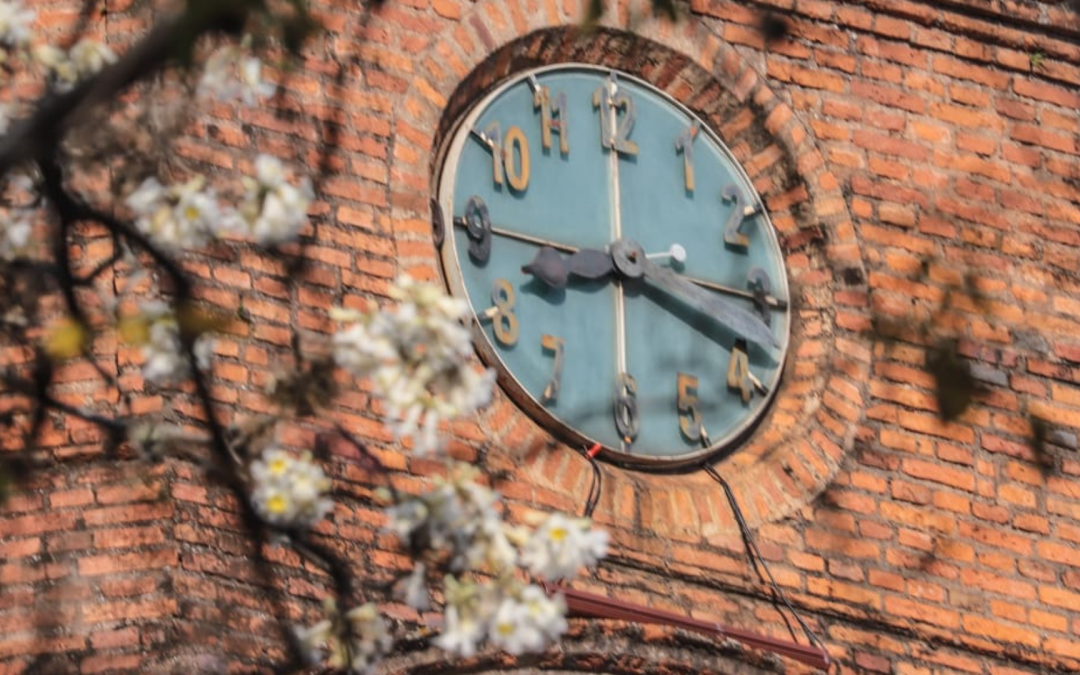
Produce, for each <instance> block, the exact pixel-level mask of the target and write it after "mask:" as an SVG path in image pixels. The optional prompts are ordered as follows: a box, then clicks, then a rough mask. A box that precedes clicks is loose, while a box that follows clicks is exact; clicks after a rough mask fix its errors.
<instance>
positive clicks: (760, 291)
mask: <svg viewBox="0 0 1080 675" xmlns="http://www.w3.org/2000/svg"><path fill="white" fill-rule="evenodd" d="M438 202H439V204H438V206H439V209H437V211H439V212H440V213H438V214H437V217H441V220H442V222H443V223H444V225H443V227H442V230H443V234H442V236H441V237H439V239H440V241H439V242H438V243H439V245H440V253H441V257H442V262H443V269H444V272H445V275H446V278H447V280H448V283H449V286H450V288H451V292H452V293H454V294H455V295H457V296H460V297H464V298H467V299H468V301H469V303H470V304H471V306H472V308H473V310H474V311H475V319H476V326H475V327H476V342H477V348H478V351H479V352H480V354H481V357H482V358H483V359H484V360H485V361H486V362H488V363H489V364H491V365H492V366H494V367H495V368H497V370H498V372H499V381H500V383H501V385H502V386H503V388H504V389H505V390H506V391H507V393H508V394H509V395H510V396H511V397H512V398H513V399H514V400H515V401H516V402H517V403H518V405H520V406H521V407H522V408H523V409H524V410H526V411H527V412H528V413H529V414H531V415H532V416H533V417H534V418H535V419H536V420H537V421H538V422H539V423H541V424H542V425H544V426H545V427H547V428H549V429H550V430H551V431H552V432H554V433H555V434H556V435H557V436H559V437H561V438H562V439H563V440H566V441H567V442H570V443H571V444H574V445H577V446H578V447H582V448H591V447H598V448H600V449H602V451H603V453H604V455H605V456H606V458H608V459H610V460H613V461H616V462H619V463H622V464H632V465H639V466H649V467H676V466H679V465H688V464H691V463H694V462H698V461H701V460H704V459H706V458H707V457H710V456H712V455H714V454H716V453H720V452H724V451H729V450H731V449H732V448H734V447H735V446H736V445H737V444H738V443H739V442H741V441H742V440H743V439H744V438H745V437H746V435H747V434H748V433H750V432H751V430H752V429H753V428H754V425H755V423H757V422H758V421H760V420H761V419H762V417H763V416H764V415H765V413H766V412H767V410H768V406H769V403H770V402H771V400H772V398H773V396H774V395H775V393H776V390H777V387H778V386H779V383H780V377H781V373H782V370H783V365H784V360H785V356H786V354H787V349H788V342H789V332H790V325H791V316H790V310H789V304H788V298H789V295H788V283H787V275H786V272H785V268H784V259H783V255H782V252H781V250H780V246H779V243H778V241H777V237H776V233H775V231H774V229H773V226H772V224H771V223H770V221H769V217H768V214H767V213H766V212H765V209H764V208H763V204H762V202H761V199H760V197H759V196H758V194H757V192H756V191H755V189H754V187H753V185H752V184H751V182H750V180H749V178H748V177H747V175H746V173H745V172H744V171H743V169H742V168H741V167H740V165H739V163H738V162H737V161H736V160H735V159H734V157H733V155H732V153H731V152H730V151H729V150H728V148H727V147H726V146H725V145H724V144H723V142H722V141H721V140H720V138H719V137H718V136H717V135H716V134H715V133H713V131H712V130H711V129H710V128H709V127H708V125H706V124H705V123H704V122H703V121H702V120H701V119H699V118H697V117H696V116H695V115H694V114H693V113H691V112H690V111H689V110H688V109H687V108H686V107H684V106H682V105H681V104H679V103H678V102H677V101H675V100H673V99H672V98H671V97H669V96H668V95H666V94H665V93H663V92H661V91H659V90H657V89H655V88H653V87H651V86H650V85H648V84H647V83H645V82H643V81H641V80H638V79H636V78H634V77H631V76H629V75H626V74H624V73H620V72H616V71H613V70H609V69H602V68H594V67H590V66H583V65H560V66H553V67H546V68H541V69H536V70H532V71H529V72H525V73H521V74H518V75H517V76H515V77H513V78H512V79H510V80H508V81H506V82H505V83H503V84H502V85H500V86H498V87H497V88H495V89H494V90H493V91H491V92H490V93H488V94H487V95H486V96H484V97H483V99H482V100H480V101H479V102H478V103H477V104H476V105H475V106H474V107H472V108H471V109H470V111H469V112H468V113H467V114H466V115H465V116H463V118H462V119H461V120H460V121H459V123H458V125H457V127H456V130H455V132H454V134H453V135H452V137H451V141H450V143H449V144H448V145H447V147H446V149H445V152H444V153H443V160H442V170H441V173H440V175H439V179H438ZM438 229H439V228H437V230H438Z"/></svg>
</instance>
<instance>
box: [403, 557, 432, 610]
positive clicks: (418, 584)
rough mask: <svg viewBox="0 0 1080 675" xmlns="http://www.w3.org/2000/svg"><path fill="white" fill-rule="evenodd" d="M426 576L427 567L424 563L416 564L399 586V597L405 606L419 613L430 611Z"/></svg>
mask: <svg viewBox="0 0 1080 675" xmlns="http://www.w3.org/2000/svg"><path fill="white" fill-rule="evenodd" d="M426 575H427V566H426V565H424V563H417V564H416V567H414V568H413V571H412V574H410V575H409V576H408V577H406V578H405V581H404V582H403V583H402V585H401V596H402V599H403V600H404V601H405V604H406V605H408V606H409V607H412V608H413V609H415V610H418V611H421V612H424V611H427V610H428V609H431V599H430V598H429V597H428V588H427V581H426Z"/></svg>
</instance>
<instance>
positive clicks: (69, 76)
mask: <svg viewBox="0 0 1080 675" xmlns="http://www.w3.org/2000/svg"><path fill="white" fill-rule="evenodd" d="M31 55H32V57H33V59H34V61H36V62H37V64H38V65H40V66H41V67H43V68H45V70H46V71H47V72H48V74H49V77H50V78H51V79H52V81H53V84H54V86H55V87H56V88H57V89H59V90H60V91H67V90H69V89H71V87H72V86H73V85H74V84H75V83H76V82H78V81H79V80H80V79H83V78H85V77H89V76H91V75H94V74H96V73H98V72H99V71H101V70H102V69H103V68H104V67H105V66H106V65H108V64H110V63H115V62H116V54H115V53H114V52H113V50H112V49H110V48H109V47H108V46H107V45H105V44H104V43H102V42H100V41H98V40H95V39H93V38H83V39H81V40H79V41H78V42H76V43H75V45H74V46H73V47H72V48H71V49H70V50H69V51H67V52H65V51H64V50H62V49H59V48H58V47H54V46H52V45H48V44H42V45H38V46H36V47H34V49H33V51H32V53H31Z"/></svg>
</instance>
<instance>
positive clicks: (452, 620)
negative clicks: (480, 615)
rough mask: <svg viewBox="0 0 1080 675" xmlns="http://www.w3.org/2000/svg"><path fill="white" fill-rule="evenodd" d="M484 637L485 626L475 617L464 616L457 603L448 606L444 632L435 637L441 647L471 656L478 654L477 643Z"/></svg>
mask: <svg viewBox="0 0 1080 675" xmlns="http://www.w3.org/2000/svg"><path fill="white" fill-rule="evenodd" d="M483 639H484V627H483V626H482V625H481V624H480V622H479V621H477V620H476V618H475V617H472V616H469V615H466V616H464V617H463V616H462V615H461V611H460V610H459V609H458V607H457V606H455V605H450V606H448V607H447V608H446V613H445V615H444V619H443V629H442V633H440V634H439V636H438V637H437V638H435V645H436V646H437V647H439V648H441V649H445V650H446V651H448V652H450V653H452V654H457V655H458V656H463V657H465V658H469V657H470V656H475V655H476V648H477V645H478V644H479V643H480V642H481V641H482V640H483Z"/></svg>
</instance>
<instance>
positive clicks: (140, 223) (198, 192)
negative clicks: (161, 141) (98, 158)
mask: <svg viewBox="0 0 1080 675" xmlns="http://www.w3.org/2000/svg"><path fill="white" fill-rule="evenodd" d="M124 203H125V204H127V206H128V208H130V209H131V210H132V211H133V212H135V216H136V219H135V226H136V227H137V228H138V229H139V230H140V231H141V232H143V233H145V234H146V235H148V236H149V237H151V238H152V239H153V240H154V241H155V242H157V243H158V244H160V245H162V246H165V247H166V248H169V249H173V250H178V249H185V248H197V247H199V246H203V245H205V244H206V243H207V242H208V241H209V240H210V239H211V238H213V237H217V236H219V235H220V234H221V233H222V232H223V231H224V230H225V228H226V222H227V217H226V215H225V214H223V213H222V211H221V208H220V206H219V205H218V200H217V195H216V193H215V192H214V190H213V189H210V188H207V187H206V178H205V177H203V176H198V175H197V176H194V177H193V178H191V179H190V180H188V181H187V182H186V183H180V184H177V185H172V186H169V187H165V186H164V185H162V184H161V183H160V182H159V181H158V180H157V179H156V178H153V177H151V178H147V179H146V180H144V181H143V182H142V183H141V184H140V185H139V187H138V188H137V189H136V190H135V191H134V192H132V193H131V194H130V195H128V197H127V199H125V200H124Z"/></svg>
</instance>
